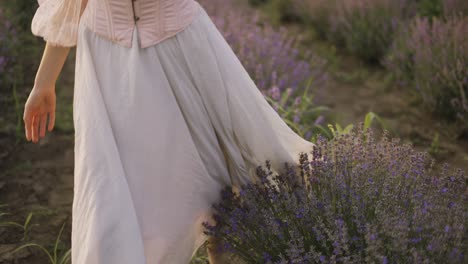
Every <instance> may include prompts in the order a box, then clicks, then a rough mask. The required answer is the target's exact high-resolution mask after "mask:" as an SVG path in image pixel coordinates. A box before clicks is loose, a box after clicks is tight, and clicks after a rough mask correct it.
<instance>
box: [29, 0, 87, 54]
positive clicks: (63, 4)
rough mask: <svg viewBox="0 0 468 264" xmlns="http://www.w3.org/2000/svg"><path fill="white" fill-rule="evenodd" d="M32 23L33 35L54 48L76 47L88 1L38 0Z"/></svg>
mask: <svg viewBox="0 0 468 264" xmlns="http://www.w3.org/2000/svg"><path fill="white" fill-rule="evenodd" d="M37 2H38V3H39V7H38V8H37V10H36V12H35V14H34V17H33V19H32V23H31V31H32V33H33V35H35V36H39V37H42V38H43V39H44V40H45V41H46V42H48V43H49V44H52V45H54V46H63V47H74V46H76V42H77V34H78V24H79V21H80V18H81V14H82V13H83V11H84V8H85V6H86V4H87V2H88V0H37Z"/></svg>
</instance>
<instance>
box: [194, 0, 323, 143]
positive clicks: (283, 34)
mask: <svg viewBox="0 0 468 264" xmlns="http://www.w3.org/2000/svg"><path fill="white" fill-rule="evenodd" d="M200 3H201V4H202V5H203V7H204V8H205V9H206V10H207V12H208V14H209V15H210V17H211V19H212V20H213V22H214V23H215V25H216V26H217V28H218V29H219V31H220V32H221V33H222V34H223V37H224V38H225V39H226V41H227V42H228V43H229V45H230V47H231V48H232V50H233V51H234V53H235V54H236V56H237V57H238V58H239V60H240V61H241V63H242V65H243V66H244V67H245V69H246V70H247V72H248V73H249V74H250V76H251V77H252V79H253V80H254V81H255V83H256V85H257V86H258V88H259V90H260V91H261V92H262V94H263V95H264V96H265V97H266V99H268V100H269V102H270V103H271V105H272V106H273V107H274V109H275V110H276V111H277V112H278V113H279V114H280V115H281V117H283V119H284V120H285V121H286V122H287V123H288V124H289V125H290V126H291V127H292V128H293V129H294V130H295V131H296V132H297V133H299V134H300V135H301V136H303V137H305V138H308V139H310V138H312V136H313V135H315V134H316V133H317V131H319V130H320V124H321V123H322V122H323V121H324V119H325V116H324V114H323V112H324V111H325V110H327V108H326V107H321V106H317V103H318V100H317V99H318V97H315V96H312V94H314V95H316V94H318V93H319V92H320V90H319V89H320V88H321V87H324V83H325V82H326V80H327V77H328V76H327V74H326V73H325V71H324V66H325V60H323V59H321V58H319V57H318V56H316V55H315V54H313V53H312V51H311V50H306V51H303V52H300V50H299V41H300V38H301V36H296V37H293V36H290V34H289V32H287V30H286V28H284V27H280V28H274V27H273V26H272V25H270V24H267V23H262V22H261V21H260V18H259V12H256V11H254V10H252V9H250V8H248V6H245V5H242V3H241V2H240V1H234V0H222V1H210V0H202V1H200Z"/></svg>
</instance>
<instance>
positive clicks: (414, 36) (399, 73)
mask: <svg viewBox="0 0 468 264" xmlns="http://www.w3.org/2000/svg"><path fill="white" fill-rule="evenodd" d="M467 36H468V17H466V16H465V17H458V16H455V17H449V18H447V19H446V20H442V19H439V18H433V19H432V21H431V20H430V19H429V18H427V17H419V16H418V17H416V18H415V19H414V20H413V21H411V23H409V24H405V25H404V26H401V30H400V32H399V34H398V35H397V36H396V38H395V41H394V43H393V45H392V48H391V50H390V52H389V54H388V56H387V57H386V59H385V62H384V64H385V65H386V67H387V68H388V69H390V70H392V71H393V72H394V73H395V75H396V77H397V79H398V80H400V82H401V84H402V85H408V84H409V85H414V86H415V91H416V92H417V93H419V94H420V96H421V98H422V100H423V101H424V103H425V104H426V105H427V106H429V109H430V110H431V111H433V112H435V113H437V114H439V115H441V116H443V117H444V118H446V119H449V120H450V119H455V118H456V119H458V120H460V121H461V122H462V124H464V125H465V126H466V127H468V77H467V76H468V37H467Z"/></svg>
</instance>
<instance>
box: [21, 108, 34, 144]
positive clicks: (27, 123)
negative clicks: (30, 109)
mask: <svg viewBox="0 0 468 264" xmlns="http://www.w3.org/2000/svg"><path fill="white" fill-rule="evenodd" d="M23 120H24V132H25V133H26V139H27V140H28V141H31V125H32V116H31V115H30V114H29V113H25V115H24V118H23Z"/></svg>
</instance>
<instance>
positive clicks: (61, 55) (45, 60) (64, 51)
mask: <svg viewBox="0 0 468 264" xmlns="http://www.w3.org/2000/svg"><path fill="white" fill-rule="evenodd" d="M70 49H71V48H70V47H62V46H53V45H51V44H49V43H46V46H45V48H44V53H43V55H42V60H41V63H40V65H39V69H38V70H37V73H36V78H35V81H34V88H33V89H37V88H39V89H47V88H52V87H53V86H54V85H55V82H56V81H57V79H58V77H59V75H60V72H61V71H62V68H63V65H64V64H65V60H66V59H67V56H68V53H69V52H70Z"/></svg>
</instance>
